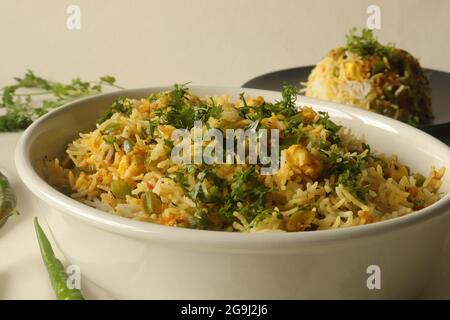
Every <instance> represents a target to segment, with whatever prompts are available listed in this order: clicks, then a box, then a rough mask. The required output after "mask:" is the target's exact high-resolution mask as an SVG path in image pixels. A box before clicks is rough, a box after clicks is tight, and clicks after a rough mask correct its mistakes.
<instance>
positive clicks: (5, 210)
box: [0, 172, 17, 228]
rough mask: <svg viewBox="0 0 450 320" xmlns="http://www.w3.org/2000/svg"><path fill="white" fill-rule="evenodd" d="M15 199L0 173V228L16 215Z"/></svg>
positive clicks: (6, 181) (7, 182)
mask: <svg viewBox="0 0 450 320" xmlns="http://www.w3.org/2000/svg"><path fill="white" fill-rule="evenodd" d="M16 204H17V199H16V195H15V194H14V192H13V190H12V188H11V185H10V184H9V181H8V179H7V178H6V177H5V176H4V175H3V174H2V173H1V172H0V228H1V227H3V225H4V224H5V223H6V221H7V220H8V218H9V217H10V216H12V215H13V214H14V213H16V212H17V211H16Z"/></svg>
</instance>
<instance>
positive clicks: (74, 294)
mask: <svg viewBox="0 0 450 320" xmlns="http://www.w3.org/2000/svg"><path fill="white" fill-rule="evenodd" d="M34 228H35V230H36V236H37V239H38V242H39V248H40V250H41V256H42V260H43V261H44V265H45V267H46V268H47V272H48V275H49V277H50V282H51V284H52V287H53V290H54V291H55V294H56V299H57V300H84V298H83V296H82V294H81V292H80V290H78V289H69V288H68V287H67V279H68V276H67V273H66V271H65V270H64V265H63V264H62V263H61V261H59V259H58V258H56V256H55V253H54V252H53V249H52V245H51V244H50V242H49V241H48V239H47V237H46V236H45V233H44V231H43V230H42V228H41V226H40V225H39V222H38V219H37V217H34Z"/></svg>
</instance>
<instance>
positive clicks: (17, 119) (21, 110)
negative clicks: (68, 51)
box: [0, 70, 123, 132]
mask: <svg viewBox="0 0 450 320" xmlns="http://www.w3.org/2000/svg"><path fill="white" fill-rule="evenodd" d="M14 80H15V83H14V84H12V85H8V86H5V87H3V88H2V89H1V101H0V112H1V109H4V110H5V111H4V112H3V114H2V115H1V116H0V132H10V131H19V130H23V129H26V128H27V127H28V126H29V125H30V124H31V123H33V121H35V120H36V119H38V118H39V117H41V116H42V115H44V114H46V113H47V112H48V111H50V110H52V109H55V108H58V107H60V106H62V105H63V104H65V103H67V102H70V101H73V100H76V99H79V98H81V97H85V96H90V95H94V94H98V93H101V92H103V91H104V89H105V88H106V87H111V88H117V89H123V88H122V87H120V86H118V85H117V84H116V79H115V78H114V77H113V76H109V75H107V76H103V77H100V78H99V79H98V80H97V81H83V80H81V79H80V78H74V79H72V80H71V81H70V82H68V83H63V82H57V81H51V80H47V79H44V78H42V77H40V76H37V75H36V74H35V73H34V72H33V71H31V70H28V71H27V72H26V73H25V75H24V76H23V77H21V78H19V77H17V78H14Z"/></svg>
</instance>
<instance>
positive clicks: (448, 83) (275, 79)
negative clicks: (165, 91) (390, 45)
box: [242, 66, 450, 144]
mask: <svg viewBox="0 0 450 320" xmlns="http://www.w3.org/2000/svg"><path fill="white" fill-rule="evenodd" d="M313 68H314V66H305V67H298V68H291V69H285V70H280V71H275V72H271V73H266V74H264V75H262V76H259V77H256V78H253V79H251V80H249V81H247V82H246V83H244V84H243V85H242V87H243V88H254V89H265V90H275V91H280V90H281V88H282V86H283V84H291V85H294V86H297V87H298V86H299V83H300V81H302V82H306V81H307V79H308V75H309V73H310V72H311V70H312V69H313ZM425 71H426V72H429V73H430V74H431V75H430V83H431V89H432V92H433V94H432V103H433V106H432V108H433V114H434V120H433V122H432V123H430V124H429V125H427V126H423V127H421V128H420V129H422V130H424V131H426V132H428V133H430V134H432V135H434V136H435V137H437V138H439V139H441V140H442V141H444V142H446V143H447V144H450V73H448V72H443V71H438V70H431V69H425Z"/></svg>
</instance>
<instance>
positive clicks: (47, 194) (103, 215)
mask: <svg viewBox="0 0 450 320" xmlns="http://www.w3.org/2000/svg"><path fill="white" fill-rule="evenodd" d="M171 88H173V86H155V87H144V88H136V89H127V90H119V91H114V92H108V93H103V94H99V95H94V96H90V97H85V98H82V99H78V100H76V101H73V102H70V103H67V104H65V105H63V106H61V107H59V108H57V109H55V110H52V111H50V112H49V113H47V114H46V115H44V116H42V117H41V118H39V119H38V120H37V121H35V122H34V123H33V124H32V125H31V126H30V127H28V128H27V129H26V130H25V132H24V133H23V134H22V135H21V137H20V139H19V141H18V143H17V146H16V149H15V163H16V168H17V171H18V173H19V176H20V178H21V180H22V181H23V182H24V184H25V185H26V186H27V188H28V189H29V190H30V191H31V192H32V193H34V194H35V195H36V196H37V197H38V198H40V199H41V200H42V201H44V202H45V203H47V204H48V205H49V206H50V207H52V208H55V209H57V210H58V209H59V211H62V212H64V213H65V214H69V215H70V216H72V217H75V218H78V219H79V220H82V221H83V222H85V223H88V224H91V225H93V226H95V227H97V228H100V229H103V230H107V231H110V232H113V233H116V234H121V235H125V236H130V237H133V238H138V239H147V240H153V241H162V242H165V243H167V244H170V243H172V244H186V245H197V246H208V247H211V246H215V247H221V248H230V249H231V248H234V249H237V248H247V249H250V248H253V249H257V248H259V249H266V248H268V247H286V248H289V247H292V246H298V245H299V244H308V245H312V244H323V243H330V242H336V240H345V239H355V238H358V237H370V236H376V235H379V234H383V233H386V232H392V231H395V230H398V229H402V228H406V227H411V226H413V225H415V224H417V223H420V222H422V221H425V220H428V219H433V218H435V217H438V216H443V215H447V214H448V213H449V212H450V192H449V193H447V194H446V195H445V196H444V197H443V198H441V199H440V200H439V201H437V202H435V203H434V204H432V205H431V206H429V207H426V208H424V209H422V210H419V211H417V212H414V213H413V214H408V215H405V216H401V217H396V218H393V219H389V220H384V221H380V222H376V223H372V224H367V225H362V226H352V227H348V228H340V229H327V230H316V231H313V232H291V233H288V232H261V233H240V232H224V231H211V230H196V229H188V228H176V227H170V226H164V225H159V224H153V223H149V222H143V221H136V220H132V219H129V218H126V217H121V216H117V215H113V214H111V213H108V212H104V211H102V210H100V209H96V208H92V207H90V206H88V205H86V204H83V203H81V202H79V201H77V200H74V199H72V198H70V197H68V196H66V195H64V194H62V193H61V192H59V191H57V190H56V189H54V188H53V187H51V186H50V185H49V184H47V182H46V181H45V180H43V179H42V178H41V177H40V176H39V174H38V173H37V172H36V171H35V169H34V167H33V164H32V163H31V160H30V157H29V151H30V147H31V142H32V141H33V135H34V133H35V132H36V130H38V129H39V127H40V126H41V125H42V124H44V123H45V122H47V121H48V120H50V119H52V118H55V117H57V116H58V115H60V114H62V113H65V112H68V111H70V110H71V109H72V108H76V107H77V106H78V105H80V104H83V103H86V102H94V101H95V100H98V99H103V98H105V97H118V96H126V95H132V94H135V93H138V92H141V91H149V92H154V91H164V90H170V89H171ZM189 88H190V90H192V91H195V90H214V91H218V90H220V91H222V90H223V91H225V90H232V91H233V92H237V91H240V92H242V91H244V92H246V93H250V94H258V95H263V96H264V94H266V95H270V96H280V92H278V91H270V90H260V89H249V88H239V87H230V86H204V85H189ZM298 98H300V99H298V102H297V104H298V105H311V106H313V107H314V106H323V107H325V108H330V109H335V110H338V111H339V112H341V113H342V112H343V113H346V114H349V115H350V116H353V117H356V118H359V119H363V118H372V119H375V120H378V121H381V122H383V123H385V124H387V125H390V126H393V127H395V128H398V129H400V130H406V131H407V132H408V131H409V132H410V133H411V134H415V135H420V136H422V138H424V139H427V140H428V141H429V144H430V145H432V146H433V148H435V149H436V148H438V149H442V151H443V152H445V153H447V155H448V159H450V148H448V147H447V145H445V144H444V143H443V142H441V141H439V140H437V139H436V138H434V137H432V136H430V135H429V134H427V133H425V132H423V131H420V130H418V129H416V128H414V127H411V126H409V125H407V124H404V123H402V122H399V121H396V120H393V119H391V118H388V117H385V116H382V115H379V114H375V113H373V112H369V111H365V110H362V109H359V108H356V107H352V106H345V105H341V104H337V103H334V102H330V101H325V100H319V99H312V98H308V97H304V96H301V95H298Z"/></svg>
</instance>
